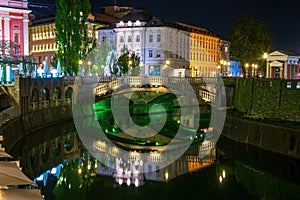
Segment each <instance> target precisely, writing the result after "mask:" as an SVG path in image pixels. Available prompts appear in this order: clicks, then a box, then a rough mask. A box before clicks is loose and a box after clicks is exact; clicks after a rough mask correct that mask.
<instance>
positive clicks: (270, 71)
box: [266, 50, 300, 79]
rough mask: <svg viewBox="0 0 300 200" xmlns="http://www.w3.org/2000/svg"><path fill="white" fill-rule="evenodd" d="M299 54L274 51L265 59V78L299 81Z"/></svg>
mask: <svg viewBox="0 0 300 200" xmlns="http://www.w3.org/2000/svg"><path fill="white" fill-rule="evenodd" d="M299 59H300V54H295V53H292V52H287V51H282V50H276V51H273V52H272V53H270V54H269V55H268V57H267V69H266V77H267V78H284V79H300V63H299Z"/></svg>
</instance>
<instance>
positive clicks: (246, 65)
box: [245, 63, 249, 77]
mask: <svg viewBox="0 0 300 200" xmlns="http://www.w3.org/2000/svg"><path fill="white" fill-rule="evenodd" d="M248 67H249V64H248V63H246V64H245V68H246V77H248Z"/></svg>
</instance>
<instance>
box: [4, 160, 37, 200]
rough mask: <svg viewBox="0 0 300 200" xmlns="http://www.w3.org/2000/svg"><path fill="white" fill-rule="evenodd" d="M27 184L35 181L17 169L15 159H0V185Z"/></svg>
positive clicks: (32, 183)
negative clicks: (8, 160)
mask: <svg viewBox="0 0 300 200" xmlns="http://www.w3.org/2000/svg"><path fill="white" fill-rule="evenodd" d="M29 184H30V185H35V183H34V182H33V181H32V180H30V179H29V178H28V177H27V176H26V175H25V174H24V173H23V172H22V171H21V170H20V169H19V167H18V166H17V164H16V162H15V161H11V162H6V161H0V186H7V185H29ZM0 199H1V198H0Z"/></svg>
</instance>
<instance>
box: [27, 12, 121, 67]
mask: <svg viewBox="0 0 300 200" xmlns="http://www.w3.org/2000/svg"><path fill="white" fill-rule="evenodd" d="M116 20H117V18H115V17H113V16H109V15H107V14H100V13H90V14H89V16H88V19H87V22H86V23H87V25H88V33H89V37H92V38H95V39H96V40H97V41H98V38H97V37H98V34H97V31H96V29H98V28H101V27H103V26H107V25H108V24H110V23H113V22H115V21H116ZM29 33H30V53H31V57H32V59H35V60H36V62H37V64H38V65H39V66H40V67H42V66H43V65H44V64H45V63H44V61H47V62H48V63H47V64H48V66H51V61H52V59H53V58H54V56H55V51H56V50H57V44H56V39H55V16H49V17H47V18H43V19H38V20H34V21H32V24H31V26H30V28H29Z"/></svg>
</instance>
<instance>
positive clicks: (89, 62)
mask: <svg viewBox="0 0 300 200" xmlns="http://www.w3.org/2000/svg"><path fill="white" fill-rule="evenodd" d="M91 64H92V62H91V61H88V66H89V75H90V76H91Z"/></svg>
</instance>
